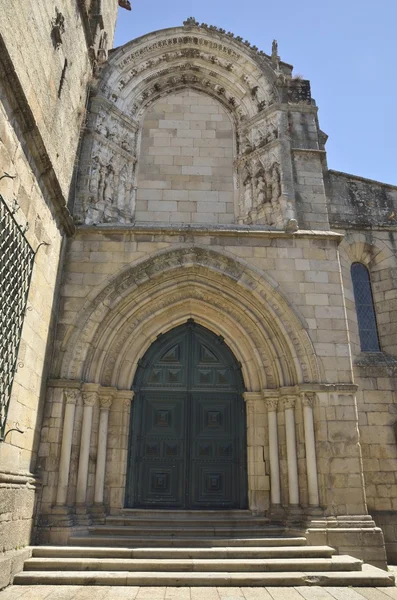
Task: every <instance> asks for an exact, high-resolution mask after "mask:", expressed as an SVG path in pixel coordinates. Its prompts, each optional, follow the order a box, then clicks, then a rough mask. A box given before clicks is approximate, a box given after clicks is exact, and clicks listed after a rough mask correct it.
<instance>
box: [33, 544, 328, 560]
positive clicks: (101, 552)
mask: <svg viewBox="0 0 397 600" xmlns="http://www.w3.org/2000/svg"><path fill="white" fill-rule="evenodd" d="M334 554H335V550H334V549H333V548H331V547H330V546H268V547H266V546H262V547H249V546H243V547H238V546H236V547H227V546H225V547H221V546H219V547H207V548H95V547H87V546H82V547H78V546H37V547H35V548H33V549H32V556H33V558H50V559H56V558H81V559H87V558H107V559H116V558H123V559H126V558H144V559H156V558H162V559H163V558H164V559H170V558H192V559H197V558H210V559H214V558H218V559H225V558H228V559H230V558H237V559H243V558H248V559H251V558H278V559H280V558H331V557H332V555H334Z"/></svg>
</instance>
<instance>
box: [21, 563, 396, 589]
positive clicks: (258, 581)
mask: <svg viewBox="0 0 397 600" xmlns="http://www.w3.org/2000/svg"><path fill="white" fill-rule="evenodd" d="M14 584H16V585H18V584H19V585H57V586H62V585H106V586H120V585H122V586H175V587H178V586H183V587H185V586H186V587H188V586H201V587H205V586H219V587H221V586H227V587H234V586H239V587H240V586H244V587H263V586H282V587H285V586H301V585H305V586H309V585H316V586H363V587H372V586H376V587H383V586H393V585H394V577H392V576H391V575H389V574H388V573H386V572H385V571H382V570H381V569H377V568H376V567H368V566H367V568H366V569H365V570H364V571H347V572H345V571H326V572H323V571H296V572H286V571H281V572H258V573H256V572H255V573H252V572H242V573H230V572H226V573H220V572H205V573H188V572H182V573H181V572H172V573H171V572H163V571H151V572H132V573H131V572H128V571H118V572H111V571H89V572H84V571H67V572H65V571H52V572H46V571H44V572H43V571H32V572H29V571H26V572H22V573H19V574H18V575H16V576H15V578H14Z"/></svg>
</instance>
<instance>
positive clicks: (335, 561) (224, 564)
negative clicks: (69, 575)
mask: <svg viewBox="0 0 397 600" xmlns="http://www.w3.org/2000/svg"><path fill="white" fill-rule="evenodd" d="M361 565H362V561H361V560H358V559H356V558H353V557H351V556H333V557H331V558H288V560H286V559H285V558H232V559H224V558H223V559H221V558H212V559H208V558H194V559H193V558H150V559H145V558H55V559H51V558H30V559H28V560H27V561H25V565H24V570H25V571H76V572H77V571H111V572H115V571H128V572H133V571H138V572H147V571H158V572H164V571H166V572H170V571H171V572H178V573H180V572H192V571H193V572H211V573H212V572H214V571H216V572H224V571H226V572H228V573H235V572H246V571H249V572H251V573H253V572H272V571H276V572H279V571H357V570H361Z"/></svg>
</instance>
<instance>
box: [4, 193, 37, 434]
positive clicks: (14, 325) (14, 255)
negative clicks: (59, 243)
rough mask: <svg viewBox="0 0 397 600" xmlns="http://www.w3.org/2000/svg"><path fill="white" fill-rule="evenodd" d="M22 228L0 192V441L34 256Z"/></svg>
mask: <svg viewBox="0 0 397 600" xmlns="http://www.w3.org/2000/svg"><path fill="white" fill-rule="evenodd" d="M14 212H15V211H14ZM24 231H25V230H24V229H22V227H21V226H20V225H18V223H17V222H16V220H15V218H14V213H13V212H12V211H11V210H10V209H9V208H8V206H7V204H6V203H5V201H4V199H3V197H2V196H1V195H0V441H2V440H3V439H4V436H5V427H6V422H7V415H8V409H9V405H10V399H11V389H12V384H13V381H14V375H15V372H16V369H17V366H18V351H19V345H20V342H21V333H22V327H23V322H24V318H25V311H26V303H27V299H28V294H29V286H30V281H31V277H32V271H33V262H34V258H35V252H34V251H33V249H32V247H31V246H30V244H29V242H28V241H27V239H26V237H25V235H24Z"/></svg>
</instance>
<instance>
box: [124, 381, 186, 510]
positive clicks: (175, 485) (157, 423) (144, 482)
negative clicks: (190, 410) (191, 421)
mask: <svg viewBox="0 0 397 600" xmlns="http://www.w3.org/2000/svg"><path fill="white" fill-rule="evenodd" d="M141 407H142V421H141V423H142V429H141V432H142V433H141V434H140V435H138V436H137V438H136V439H137V444H136V450H135V463H136V466H137V473H136V475H137V476H136V490H135V498H136V506H168V507H170V508H171V507H183V506H184V502H185V485H184V481H185V470H186V440H185V430H186V424H185V417H186V402H185V394H181V393H179V394H176V393H175V394H170V393H163V394H161V393H159V392H151V393H150V392H149V393H147V394H142V398H141Z"/></svg>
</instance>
